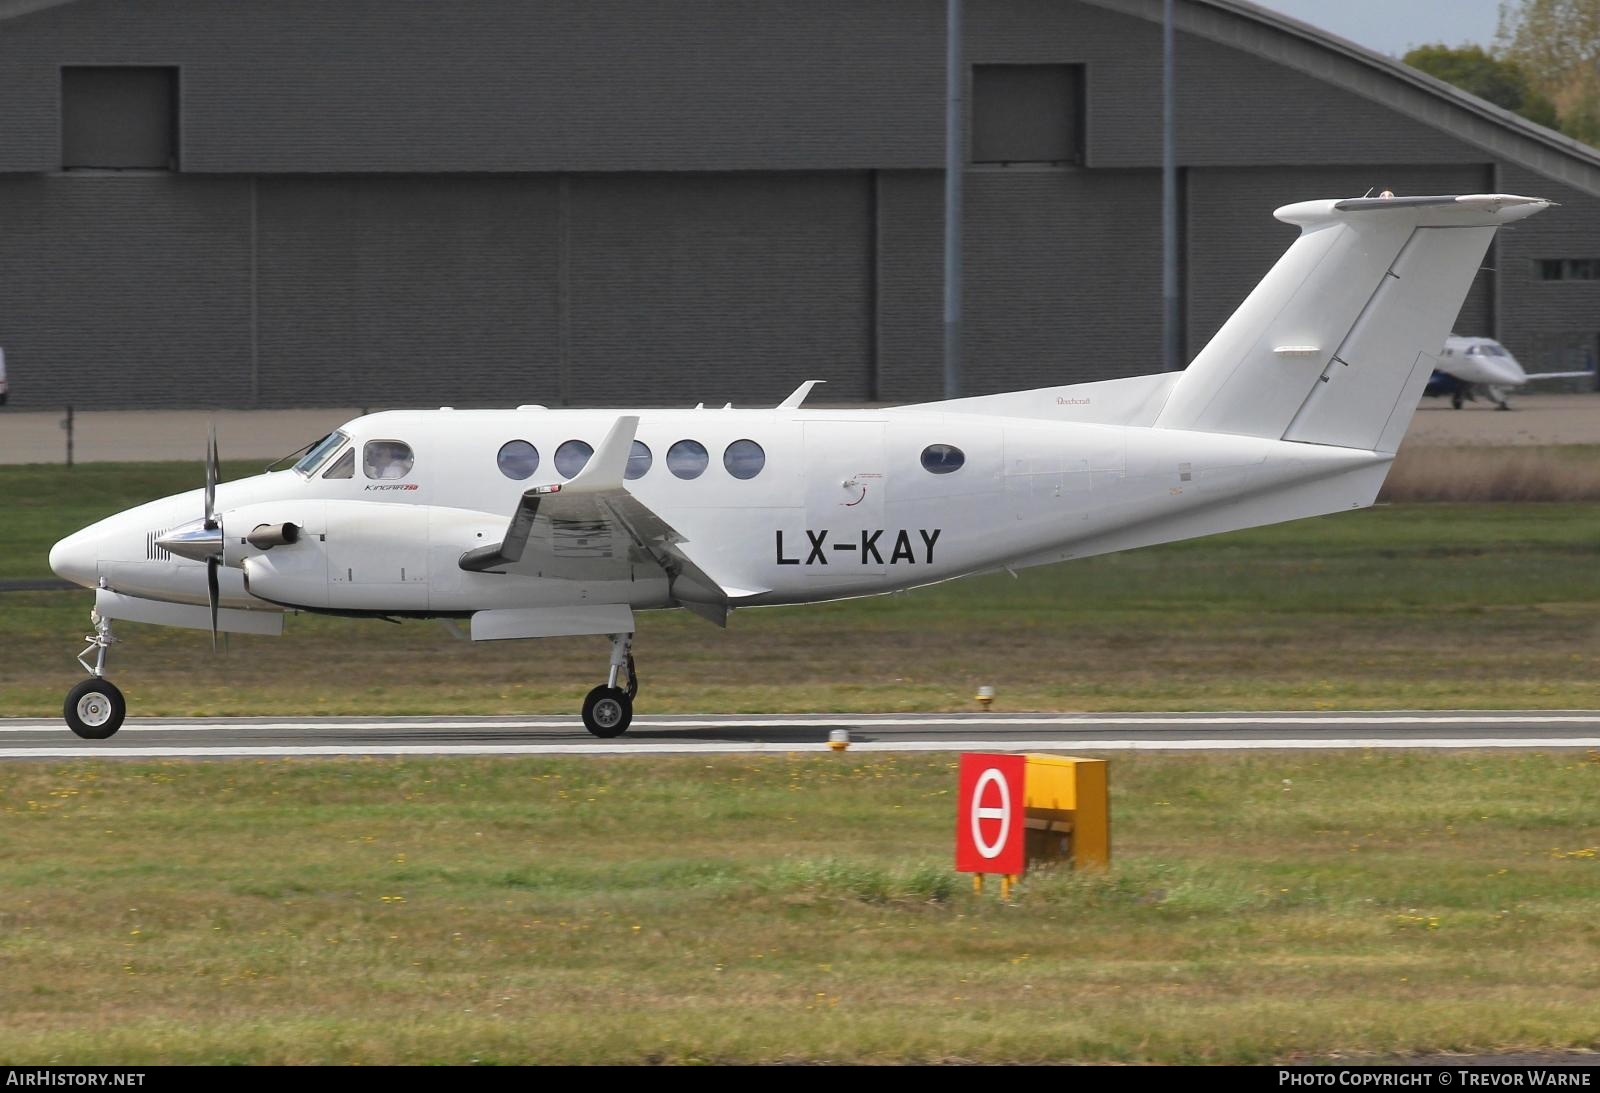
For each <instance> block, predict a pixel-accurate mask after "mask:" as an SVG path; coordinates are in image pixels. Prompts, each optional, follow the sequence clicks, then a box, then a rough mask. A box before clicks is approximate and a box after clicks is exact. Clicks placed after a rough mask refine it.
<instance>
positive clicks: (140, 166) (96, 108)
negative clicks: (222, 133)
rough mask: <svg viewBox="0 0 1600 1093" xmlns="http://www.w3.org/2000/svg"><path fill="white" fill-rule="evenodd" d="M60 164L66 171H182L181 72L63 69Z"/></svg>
mask: <svg viewBox="0 0 1600 1093" xmlns="http://www.w3.org/2000/svg"><path fill="white" fill-rule="evenodd" d="M61 165H62V167H63V168H65V169H67V170H72V169H73V168H80V167H81V168H102V169H111V170H146V171H175V170H177V169H178V70H177V69H176V68H163V67H159V66H154V65H123V66H118V67H100V66H78V65H71V66H68V67H65V68H63V69H62V70H61Z"/></svg>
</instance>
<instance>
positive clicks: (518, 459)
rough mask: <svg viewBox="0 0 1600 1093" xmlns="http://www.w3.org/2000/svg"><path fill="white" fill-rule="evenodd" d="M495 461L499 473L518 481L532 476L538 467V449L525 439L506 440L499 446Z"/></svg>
mask: <svg viewBox="0 0 1600 1093" xmlns="http://www.w3.org/2000/svg"><path fill="white" fill-rule="evenodd" d="M495 462H497V463H498V464H499V465H500V473H501V474H503V475H505V476H506V477H507V478H514V479H516V480H517V481H519V482H520V481H522V480H523V479H524V478H531V477H533V472H534V471H536V470H538V469H539V449H538V448H535V447H534V446H533V445H532V444H529V443H528V442H527V441H526V440H508V441H506V443H504V444H502V445H501V446H500V454H499V455H498V456H496V457H495Z"/></svg>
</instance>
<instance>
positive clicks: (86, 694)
mask: <svg viewBox="0 0 1600 1093" xmlns="http://www.w3.org/2000/svg"><path fill="white" fill-rule="evenodd" d="M127 715H128V703H127V700H126V699H124V698H123V697H122V692H121V691H119V690H117V688H116V687H115V686H113V685H112V684H111V682H110V681H108V680H104V679H86V680H84V681H83V682H82V683H80V684H78V685H77V686H76V687H74V688H72V690H70V691H68V692H67V700H66V702H64V703H63V704H62V707H61V716H63V717H65V718H66V720H67V728H69V729H71V730H72V731H73V732H75V733H77V734H78V735H79V736H81V737H83V738H84V739H85V740H104V739H106V737H108V736H112V735H114V734H115V733H116V731H117V730H118V729H120V728H122V719H123V718H124V717H126V716H127Z"/></svg>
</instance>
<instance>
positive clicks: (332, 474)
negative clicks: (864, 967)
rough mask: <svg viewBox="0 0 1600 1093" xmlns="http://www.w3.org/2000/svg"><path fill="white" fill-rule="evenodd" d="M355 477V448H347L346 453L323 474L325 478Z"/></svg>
mask: <svg viewBox="0 0 1600 1093" xmlns="http://www.w3.org/2000/svg"><path fill="white" fill-rule="evenodd" d="M355 476H356V450H355V449H354V448H346V449H345V453H344V454H343V455H341V456H340V457H339V458H338V459H337V460H336V461H335V462H334V464H333V466H331V467H329V468H328V469H327V470H325V471H323V472H322V477H324V478H354V477H355Z"/></svg>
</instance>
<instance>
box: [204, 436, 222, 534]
mask: <svg viewBox="0 0 1600 1093" xmlns="http://www.w3.org/2000/svg"><path fill="white" fill-rule="evenodd" d="M221 477H222V460H221V459H219V458H218V457H217V427H216V426H215V425H213V426H211V435H210V437H209V438H208V439H207V441H206V527H207V528H214V527H216V526H217V480H218V479H219V478H221Z"/></svg>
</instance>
